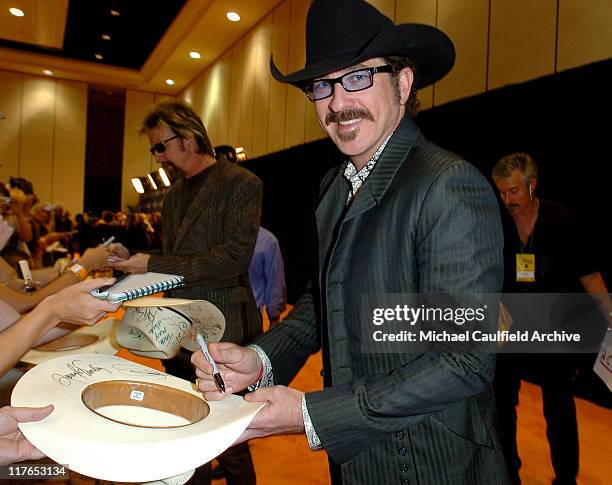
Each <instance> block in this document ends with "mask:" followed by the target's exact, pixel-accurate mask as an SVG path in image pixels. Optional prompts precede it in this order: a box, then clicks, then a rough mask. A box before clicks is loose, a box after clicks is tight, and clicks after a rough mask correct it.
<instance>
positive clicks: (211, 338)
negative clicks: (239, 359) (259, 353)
mask: <svg viewBox="0 0 612 485" xmlns="http://www.w3.org/2000/svg"><path fill="white" fill-rule="evenodd" d="M123 306H124V307H125V316H124V317H123V320H122V321H121V325H120V326H119V328H118V329H117V332H116V338H117V343H118V344H119V345H120V346H121V347H124V348H126V349H128V350H129V351H130V352H132V353H133V354H136V355H140V356H144V357H152V358H155V359H170V358H172V357H174V356H175V355H176V354H177V353H178V352H179V350H180V348H181V346H183V347H185V348H187V349H189V350H191V351H195V350H197V349H198V348H199V346H198V344H197V342H196V338H195V334H196V332H199V333H201V334H202V335H203V336H204V338H205V339H206V340H207V341H208V342H218V341H219V340H221V337H223V332H224V331H225V318H224V317H223V313H221V310H219V309H218V308H217V307H216V306H215V305H213V304H212V303H210V302H208V301H205V300H184V299H180V298H155V297H148V298H139V299H136V300H132V301H128V302H125V303H124V305H123Z"/></svg>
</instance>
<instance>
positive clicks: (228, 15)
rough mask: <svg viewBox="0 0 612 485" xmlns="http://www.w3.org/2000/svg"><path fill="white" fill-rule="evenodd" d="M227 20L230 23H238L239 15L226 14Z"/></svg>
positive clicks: (234, 13) (233, 13)
mask: <svg viewBox="0 0 612 485" xmlns="http://www.w3.org/2000/svg"><path fill="white" fill-rule="evenodd" d="M227 19H228V20H231V21H232V22H238V21H239V20H240V15H238V14H237V13H236V12H227Z"/></svg>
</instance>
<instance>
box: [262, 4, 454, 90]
mask: <svg viewBox="0 0 612 485" xmlns="http://www.w3.org/2000/svg"><path fill="white" fill-rule="evenodd" d="M385 56H402V57H407V58H409V59H411V60H412V61H413V62H414V64H415V68H416V76H415V84H414V87H415V89H419V88H422V87H425V86H428V85H430V84H433V83H435V82H436V81H439V80H440V79H442V78H443V77H444V76H445V75H446V74H448V72H449V71H450V70H451V68H452V67H453V64H454V63H455V48H454V47H453V43H452V41H451V40H450V39H449V38H448V36H447V35H446V34H445V33H444V32H442V31H440V30H438V29H436V28H435V27H431V26H429V25H422V24H402V25H395V24H394V23H393V21H392V20H391V19H390V18H388V17H386V16H385V15H383V14H382V13H380V12H379V11H378V10H376V8H374V7H373V6H372V5H370V4H369V3H367V2H365V1H363V0H314V1H313V2H312V5H311V6H310V9H309V10H308V18H307V20H306V66H305V67H304V69H302V70H300V71H297V72H294V73H291V74H287V75H286V76H284V75H283V74H282V73H281V72H280V71H279V70H278V68H277V67H276V64H274V59H273V57H272V56H270V70H271V71H272V76H274V78H275V79H276V80H277V81H280V82H283V83H289V84H293V85H295V86H298V87H301V86H302V85H303V84H304V83H305V82H306V81H310V80H312V79H316V78H320V77H321V76H324V75H326V74H329V73H330V72H333V71H338V70H340V69H344V68H347V67H350V66H352V65H355V64H359V63H360V62H363V61H365V60H367V59H371V58H374V57H385Z"/></svg>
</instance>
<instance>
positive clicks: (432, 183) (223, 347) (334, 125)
mask: <svg viewBox="0 0 612 485" xmlns="http://www.w3.org/2000/svg"><path fill="white" fill-rule="evenodd" d="M306 31H307V42H306V45H307V61H306V67H305V68H304V69H303V70H301V71H299V72H296V73H293V74H290V75H287V76H284V75H282V74H281V73H280V72H279V71H278V69H277V68H276V66H275V65H274V62H273V61H272V60H271V69H272V75H273V76H274V77H275V78H276V79H277V80H280V81H281V82H287V83H291V84H293V85H295V86H297V87H299V88H301V89H303V90H304V91H305V93H306V95H307V96H308V98H309V99H310V100H311V101H313V102H314V107H315V110H316V112H317V115H318V118H319V121H320V123H321V126H322V127H323V129H324V130H325V131H326V132H327V134H328V135H329V137H330V138H331V139H332V140H333V141H334V143H335V144H336V145H337V147H338V148H339V149H340V151H341V152H342V153H344V154H345V155H346V156H347V157H348V160H347V161H346V162H345V163H344V164H343V165H342V166H341V167H340V169H339V170H338V169H336V170H333V171H332V172H330V173H329V174H328V175H327V176H326V177H325V179H324V181H323V182H322V185H321V194H322V197H321V201H320V204H319V207H318V209H317V213H316V216H317V227H318V258H319V264H318V267H317V270H318V272H317V274H316V275H315V277H314V278H313V279H312V285H311V288H310V291H309V292H308V293H306V294H305V295H303V296H302V297H301V298H300V299H299V300H298V302H297V303H296V305H295V307H294V308H293V310H292V312H291V313H290V314H289V315H288V316H287V318H286V320H284V321H283V325H281V326H279V327H278V328H273V329H272V330H271V331H270V332H268V333H266V334H264V335H263V336H261V337H259V338H257V339H256V340H255V344H256V345H253V346H251V347H246V348H245V347H239V346H236V345H233V344H225V343H220V344H216V345H215V344H212V345H211V346H210V347H211V349H210V350H211V354H212V355H213V357H214V358H215V360H216V361H217V362H218V363H219V364H220V365H219V367H220V369H221V373H222V375H223V378H224V380H225V383H226V386H227V388H228V390H227V391H228V392H238V391H241V390H243V389H245V388H247V387H248V388H249V390H254V389H255V388H259V389H258V390H256V392H252V393H250V394H247V395H246V400H247V401H253V402H254V401H258V402H267V404H268V405H267V406H266V407H265V408H264V409H263V410H262V411H260V412H259V414H258V415H257V416H256V417H255V419H254V420H253V422H252V423H251V424H250V425H249V428H248V429H247V430H246V432H245V434H244V435H243V437H242V439H250V438H253V437H261V436H267V435H270V434H277V433H306V435H307V437H308V441H309V444H310V446H311V448H313V449H317V448H323V449H325V450H326V451H327V453H328V454H329V457H330V464H331V467H330V469H331V472H332V479H333V482H334V483H341V482H342V483H345V484H348V483H351V484H353V483H355V484H368V485H375V484H381V485H382V484H388V483H402V484H408V483H409V484H435V485H439V484H477V483H478V484H485V483H486V484H488V483H507V480H508V478H507V471H506V468H505V464H504V461H503V456H502V454H501V451H500V446H499V440H498V437H497V430H496V427H495V423H494V404H493V394H492V392H491V385H490V383H491V380H492V378H493V373H494V367H495V355H493V354H492V353H486V352H481V351H476V350H468V351H467V352H464V353H457V352H455V353H453V352H444V353H441V352H431V351H430V352H420V353H417V352H395V353H389V352H387V353H383V352H378V353H364V352H363V351H362V347H361V345H362V343H363V342H362V341H363V340H365V339H366V338H368V337H369V335H366V334H365V333H362V331H361V328H362V325H361V320H362V316H361V313H360V310H361V303H362V295H364V294H375V295H381V294H385V293H445V292H451V291H452V292H456V293H496V292H499V291H500V290H501V285H502V278H503V270H502V231H501V225H500V221H499V209H498V206H497V202H496V200H495V196H494V194H493V191H492V189H491V187H490V185H489V184H488V183H487V182H486V180H485V179H484V177H483V176H482V175H481V174H480V173H479V172H478V171H477V170H475V169H474V168H473V167H472V166H471V165H469V164H468V163H466V162H465V161H463V160H461V159H460V158H459V157H457V156H456V155H454V154H452V153H448V152H446V151H443V150H442V149H440V148H438V147H436V146H435V145H433V144H431V143H429V142H428V141H427V140H425V139H424V137H423V136H422V134H421V133H420V131H419V129H418V127H417V126H416V125H415V124H414V122H413V121H412V119H411V117H410V116H409V114H407V112H409V111H410V105H411V104H413V100H414V96H415V94H414V93H415V90H416V89H417V88H420V87H424V86H427V85H429V84H432V83H434V82H435V81H437V80H439V79H441V78H442V77H443V76H444V75H445V74H446V73H447V72H448V71H449V70H450V69H451V67H452V65H453V63H454V48H453V45H452V42H451V41H450V39H448V37H447V36H446V35H445V34H443V33H442V32H440V31H439V30H437V29H435V28H432V27H428V26H425V25H415V24H406V25H399V26H395V25H393V23H392V22H391V20H390V19H388V18H387V17H385V16H384V15H382V14H381V13H380V12H379V11H378V10H376V9H375V8H374V7H372V6H370V5H369V4H368V3H366V2H364V1H359V0H333V1H330V0H314V1H313V3H312V6H311V7H310V10H309V13H308V20H307V25H306ZM320 348H322V349H323V360H324V371H323V376H324V382H325V388H324V389H323V390H322V391H320V392H309V393H306V394H304V393H302V392H300V391H298V390H296V389H292V388H288V387H285V385H287V384H288V383H289V382H290V381H291V380H292V378H293V377H294V376H295V375H296V373H297V372H298V371H299V369H300V368H301V367H302V365H303V364H304V362H305V361H306V359H307V358H308V356H309V355H311V354H312V353H314V352H316V351H318V350H319V349H320ZM192 361H193V363H194V364H195V365H196V367H197V369H196V374H197V375H198V377H200V381H199V387H200V389H201V390H202V391H204V395H205V397H206V398H208V399H220V398H222V397H223V395H222V394H221V393H220V392H219V391H218V390H217V388H216V386H215V383H214V380H213V379H212V376H211V372H212V371H211V367H210V365H209V364H208V363H207V362H206V360H205V358H204V357H203V355H202V354H201V353H200V352H198V353H196V354H194V356H193V357H192ZM274 384H282V385H274ZM267 386H271V387H267Z"/></svg>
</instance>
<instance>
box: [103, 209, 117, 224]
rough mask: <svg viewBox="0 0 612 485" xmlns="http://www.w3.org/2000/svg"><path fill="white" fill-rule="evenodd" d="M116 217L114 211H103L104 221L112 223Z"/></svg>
mask: <svg viewBox="0 0 612 485" xmlns="http://www.w3.org/2000/svg"><path fill="white" fill-rule="evenodd" d="M114 218H115V214H113V212H112V211H103V212H102V220H103V221H104V222H106V223H107V224H110V223H111V222H113V219H114Z"/></svg>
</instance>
